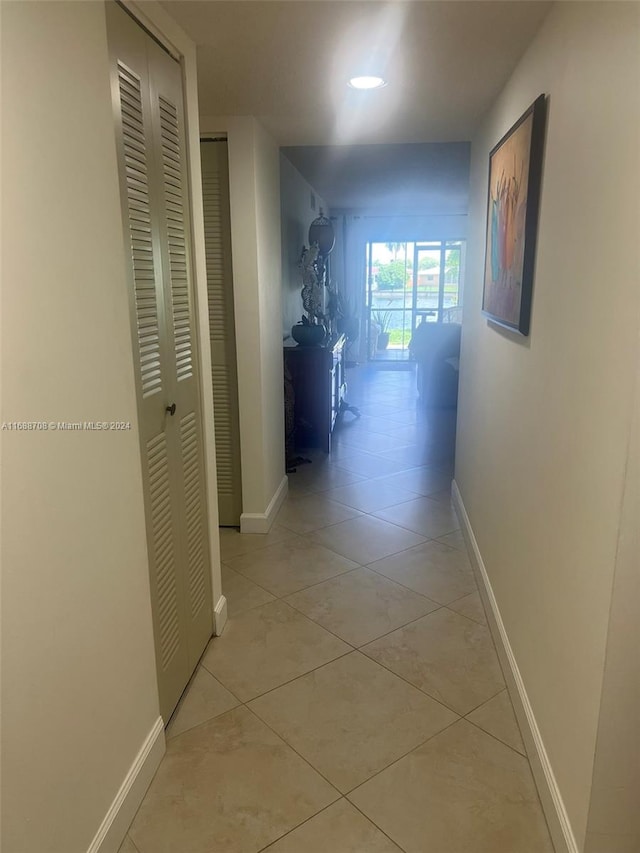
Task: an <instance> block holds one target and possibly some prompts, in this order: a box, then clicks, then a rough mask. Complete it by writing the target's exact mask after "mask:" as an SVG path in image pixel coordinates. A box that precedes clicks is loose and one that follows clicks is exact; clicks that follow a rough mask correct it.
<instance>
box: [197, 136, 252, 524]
mask: <svg viewBox="0 0 640 853" xmlns="http://www.w3.org/2000/svg"><path fill="white" fill-rule="evenodd" d="M200 153H201V161H202V192H203V203H204V238H205V250H206V257H207V291H208V296H209V340H210V345H211V382H212V386H213V410H214V418H215V430H216V461H217V470H218V512H219V516H220V524H221V525H222V526H228V527H236V526H238V525H239V524H240V514H241V512H242V474H241V468H240V419H239V414H238V373H237V364H236V339H235V321H234V311H233V277H232V265H231V215H230V207H229V160H228V147H227V142H226V140H221V139H215V140H203V141H202V142H201V143H200Z"/></svg>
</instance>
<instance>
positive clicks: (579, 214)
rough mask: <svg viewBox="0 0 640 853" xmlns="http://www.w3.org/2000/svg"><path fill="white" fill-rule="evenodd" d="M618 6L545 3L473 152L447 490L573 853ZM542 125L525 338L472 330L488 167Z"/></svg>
mask: <svg viewBox="0 0 640 853" xmlns="http://www.w3.org/2000/svg"><path fill="white" fill-rule="evenodd" d="M639 8H640V7H639V6H638V4H636V3H621V4H618V3H559V4H556V5H555V6H554V7H553V9H552V11H551V13H550V15H549V16H548V18H547V19H546V20H545V22H544V24H543V26H542V28H541V30H540V31H539V33H538V35H537V37H536V38H535V40H534V42H533V43H532V45H531V46H530V48H529V50H528V51H527V53H526V54H525V55H524V57H523V59H522V60H521V62H520V64H519V65H518V67H517V69H516V70H515V72H514V74H513V76H512V78H511V80H510V81H509V83H508V84H507V86H506V88H505V90H504V91H503V93H502V94H501V96H500V97H499V99H498V100H497V102H496V104H495V105H494V107H493V108H492V110H491V112H490V113H489V115H488V116H487V118H486V120H485V121H484V124H483V126H482V128H481V130H480V132H479V133H478V135H477V137H476V138H475V139H474V141H473V146H472V169H471V199H470V237H469V247H468V255H467V287H466V292H465V301H464V304H465V308H464V329H463V343H462V363H461V388H460V404H459V417H458V424H459V427H458V445H457V460H456V480H457V483H458V485H459V488H460V490H461V493H462V498H463V500H464V503H465V506H466V509H467V511H468V514H469V516H470V520H471V525H472V527H473V531H474V533H475V536H476V539H477V541H478V544H479V547H480V551H481V553H482V556H483V559H484V562H485V564H486V567H487V570H488V573H489V578H490V581H491V584H492V586H493V590H494V592H495V595H496V598H497V602H498V606H499V609H500V612H501V614H502V618H503V621H504V623H505V626H506V629H507V633H508V636H509V639H510V642H511V645H512V647H513V650H514V653H515V657H516V660H517V663H518V666H519V668H520V671H521V674H522V676H523V679H524V685H525V688H526V691H527V693H528V696H529V699H530V701H531V704H532V707H533V711H534V714H535V717H536V720H537V723H538V726H539V728H540V731H541V734H542V738H543V741H544V744H545V747H546V750H547V753H548V755H549V759H550V762H551V766H552V769H553V772H554V774H555V777H556V780H557V783H558V786H559V790H560V793H561V796H562V799H563V801H564V806H565V807H566V811H567V813H568V816H569V819H570V822H571V825H572V828H573V833H574V835H575V839H576V841H577V845H578V849H580V850H582V849H583V845H584V841H585V832H586V824H587V812H588V806H589V797H590V788H591V778H592V770H593V762H594V750H595V743H596V731H597V726H598V715H599V710H600V696H601V688H602V679H603V667H604V661H605V647H606V641H607V628H608V619H609V607H610V604H611V589H612V582H613V571H614V564H615V555H616V548H617V542H618V527H619V523H620V506H621V501H622V494H623V480H624V472H625V464H626V454H627V446H628V441H629V435H630V429H631V412H632V389H633V378H634V371H635V369H636V364H637V359H636V352H637V334H638V311H639V307H640V289H639V288H638V280H639V267H638V249H637V239H638V233H639V228H638V226H639V224H640V221H639V215H638V213H639V211H638V199H639V198H640V194H639V193H638V177H639V174H640V170H639V156H640V134H639V115H638V104H639V100H638V98H639V94H640V93H639V84H640V74H639V71H640V68H639V65H638V62H639V57H640V54H639V52H638V43H639V34H640V30H639V26H638V10H639ZM541 92H545V93H548V94H549V96H550V100H549V118H548V132H547V141H546V154H545V165H544V178H543V188H542V200H541V214H540V227H539V239H538V251H537V262H536V275H535V285H534V295H533V314H532V324H531V335H530V337H529V338H526V339H522V338H518V337H517V336H514V335H512V334H510V333H508V332H502V331H499V330H498V329H497V328H495V327H491V326H490V325H489V324H488V323H487V321H486V320H485V319H484V318H483V317H482V315H481V299H482V271H483V259H484V230H485V223H486V192H487V169H488V155H489V151H490V149H491V148H492V146H493V145H494V144H495V143H496V142H497V141H498V140H499V139H500V138H501V136H502V135H503V134H504V133H505V132H506V131H507V130H508V128H509V127H510V126H511V124H512V123H513V122H514V121H515V120H516V119H517V118H518V117H519V116H520V114H521V113H522V112H523V111H524V110H525V109H526V108H527V107H528V106H529V104H531V103H532V102H533V100H534V99H535V98H536V97H537V96H538V95H539V94H540V93H541Z"/></svg>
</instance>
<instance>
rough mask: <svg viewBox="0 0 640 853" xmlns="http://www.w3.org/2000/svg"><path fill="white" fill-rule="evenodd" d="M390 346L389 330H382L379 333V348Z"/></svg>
mask: <svg viewBox="0 0 640 853" xmlns="http://www.w3.org/2000/svg"><path fill="white" fill-rule="evenodd" d="M388 346H389V332H380V334H379V335H378V349H379V350H385V349H386V348H387V347H388Z"/></svg>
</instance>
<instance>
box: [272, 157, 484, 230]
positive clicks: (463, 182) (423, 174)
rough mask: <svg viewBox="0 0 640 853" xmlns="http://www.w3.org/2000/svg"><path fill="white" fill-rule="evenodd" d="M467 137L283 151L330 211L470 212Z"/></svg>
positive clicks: (401, 213)
mask: <svg viewBox="0 0 640 853" xmlns="http://www.w3.org/2000/svg"><path fill="white" fill-rule="evenodd" d="M469 149H470V145H469V143H468V142H445V143H442V142H441V143H433V142H427V143H410V144H404V145H399V144H390V145H388V144H381V145H338V146H317V145H306V146H299V147H293V148H283V149H282V150H283V153H284V155H285V156H286V157H287V158H288V159H289V160H290V161H291V162H292V163H293V165H294V166H295V167H296V168H297V170H298V171H299V172H300V173H301V174H302V175H304V177H305V178H306V179H307V181H308V182H309V183H310V184H311V186H313V187H314V188H315V189H316V190H317V191H318V192H319V193H321V195H322V197H323V198H324V200H325V201H326V203H327V204H328V206H329V209H330V210H332V211H333V210H336V209H338V208H340V209H350V210H360V211H365V210H366V211H367V212H368V213H370V214H378V215H382V214H384V215H385V216H406V215H412V214H413V215H415V214H416V213H420V214H423V215H424V214H432V213H438V214H440V215H453V214H464V213H466V212H467V201H468V195H469V154H470V151H469Z"/></svg>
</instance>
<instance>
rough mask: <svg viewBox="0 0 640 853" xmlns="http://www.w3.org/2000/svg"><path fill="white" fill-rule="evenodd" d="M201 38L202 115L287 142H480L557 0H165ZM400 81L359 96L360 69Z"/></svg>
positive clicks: (393, 80)
mask: <svg viewBox="0 0 640 853" xmlns="http://www.w3.org/2000/svg"><path fill="white" fill-rule="evenodd" d="M162 5H163V6H164V7H165V8H166V9H167V11H168V12H169V13H170V14H171V15H172V16H173V17H174V18H175V19H176V20H177V21H178V23H179V24H181V26H182V27H183V28H184V29H185V30H186V31H187V32H188V33H189V35H190V36H191V38H193V39H194V41H195V42H196V44H197V45H198V74H199V96H200V112H201V114H202V115H207V116H222V115H254V116H257V117H258V118H259V119H260V120H261V121H262V123H263V124H264V125H265V127H266V128H267V129H268V130H269V131H270V132H271V133H272V135H273V136H274V137H275V138H276V140H277V141H278V142H279V143H280V144H281V145H290V146H291V145H293V146H297V145H331V144H333V145H336V144H337V145H345V144H354V143H385V142H386V143H403V142H450V141H464V140H469V139H470V138H471V135H472V133H473V130H474V128H475V126H476V124H477V122H478V121H479V119H480V118H481V117H482V115H483V114H484V112H485V111H486V110H487V109H488V108H489V106H490V105H491V103H492V102H493V100H494V99H495V98H496V96H497V95H498V93H499V92H500V90H501V89H502V87H503V86H504V84H505V83H506V81H507V79H508V77H509V74H510V72H511V70H512V69H513V67H514V66H515V64H516V63H517V61H518V60H519V58H520V57H521V55H522V53H523V52H524V50H525V48H526V46H527V45H528V43H529V42H530V41H531V39H532V37H533V35H534V34H535V32H536V31H537V29H538V27H539V26H540V23H541V22H542V19H543V18H544V16H545V15H546V13H547V12H548V10H549V8H550V6H551V4H550V3H548V2H528V0H510V2H509V0H505V1H501V2H493V0H473V2H467V0H441V2H430V0H415V2H409V3H405V2H389V3H387V2H351V0H196V2H194V0H165V2H163V4H162ZM358 72H359V73H366V72H376V73H381V74H382V75H383V76H384V77H385V78H386V79H387V80H388V86H387V87H386V88H385V89H381V90H378V91H374V92H357V91H354V90H352V89H349V88H348V87H347V86H346V81H347V79H348V78H349V77H351V76H353V75H354V74H356V73H358Z"/></svg>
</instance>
